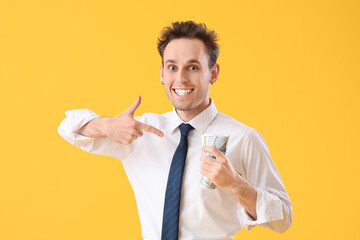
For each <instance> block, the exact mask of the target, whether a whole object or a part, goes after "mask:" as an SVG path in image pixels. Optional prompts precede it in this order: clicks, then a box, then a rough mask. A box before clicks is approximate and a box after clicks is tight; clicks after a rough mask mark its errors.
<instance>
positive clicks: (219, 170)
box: [200, 134, 239, 189]
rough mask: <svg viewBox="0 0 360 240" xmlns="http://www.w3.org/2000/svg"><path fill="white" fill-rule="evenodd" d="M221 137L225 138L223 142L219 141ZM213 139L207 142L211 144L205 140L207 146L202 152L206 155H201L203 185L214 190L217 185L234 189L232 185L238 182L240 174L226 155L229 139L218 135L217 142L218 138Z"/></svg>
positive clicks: (204, 143)
mask: <svg viewBox="0 0 360 240" xmlns="http://www.w3.org/2000/svg"><path fill="white" fill-rule="evenodd" d="M204 135H205V134H204ZM204 135H203V136H204ZM221 137H222V138H223V139H222V140H221V139H219V138H221ZM202 138H204V137H202ZM211 138H212V139H210V140H207V142H208V143H211V142H212V143H211V144H206V142H205V140H206V139H205V138H204V139H203V140H204V141H203V145H205V146H204V147H203V148H202V151H203V152H204V153H205V154H203V155H201V157H200V159H201V161H202V162H201V166H200V173H201V174H202V175H203V176H204V179H203V178H202V179H201V181H200V182H201V185H202V186H204V187H208V188H210V189H214V188H215V185H216V186H218V187H222V188H228V189H230V188H232V187H233V186H232V185H233V184H234V182H236V181H235V179H237V178H238V176H239V174H238V173H237V172H236V170H235V169H234V167H233V166H232V164H231V162H230V161H229V160H228V159H227V158H226V157H225V155H224V153H225V151H226V142H227V138H228V137H224V136H221V135H218V139H217V140H215V139H216V136H213V137H211ZM215 143H217V144H215ZM206 145H210V146H206ZM221 147H222V148H221ZM211 156H213V157H211ZM209 183H210V184H209ZM212 184H213V185H212Z"/></svg>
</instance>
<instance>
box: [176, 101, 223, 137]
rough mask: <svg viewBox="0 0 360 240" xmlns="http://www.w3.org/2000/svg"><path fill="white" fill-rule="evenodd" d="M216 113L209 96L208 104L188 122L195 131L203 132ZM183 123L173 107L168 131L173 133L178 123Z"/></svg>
mask: <svg viewBox="0 0 360 240" xmlns="http://www.w3.org/2000/svg"><path fill="white" fill-rule="evenodd" d="M217 113H218V111H217V109H216V106H215V103H214V101H213V100H212V99H211V98H210V105H209V106H208V107H207V108H206V109H205V110H203V111H202V112H201V113H199V114H198V115H196V116H195V117H194V118H193V119H191V120H190V121H189V122H188V123H189V124H190V125H191V126H193V127H194V128H195V129H196V130H197V131H199V132H200V133H201V134H203V133H204V132H205V130H206V128H207V127H208V126H209V125H210V123H211V122H212V121H213V120H214V118H215V116H216V114H217ZM182 123H185V122H184V121H183V120H182V119H181V118H180V117H179V115H178V114H177V112H176V110H175V107H173V111H172V112H171V121H170V133H171V134H174V131H175V129H176V128H177V127H179V125H180V124H182Z"/></svg>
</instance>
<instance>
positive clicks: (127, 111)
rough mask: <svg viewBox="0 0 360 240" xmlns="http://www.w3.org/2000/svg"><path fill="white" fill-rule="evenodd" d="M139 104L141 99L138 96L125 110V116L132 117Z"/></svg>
mask: <svg viewBox="0 0 360 240" xmlns="http://www.w3.org/2000/svg"><path fill="white" fill-rule="evenodd" d="M140 103H141V97H140V96H138V97H137V98H136V100H135V102H134V103H133V104H132V105H131V106H130V107H129V108H128V109H126V111H125V112H126V113H127V114H130V115H131V116H133V115H134V113H135V111H136V109H137V108H138V107H139V106H140Z"/></svg>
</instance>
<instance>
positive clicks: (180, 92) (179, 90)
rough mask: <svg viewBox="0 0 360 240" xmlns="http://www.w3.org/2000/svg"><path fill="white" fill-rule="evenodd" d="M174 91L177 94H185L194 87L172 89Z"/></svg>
mask: <svg viewBox="0 0 360 240" xmlns="http://www.w3.org/2000/svg"><path fill="white" fill-rule="evenodd" d="M173 90H174V92H175V93H176V94H177V95H179V96H185V95H188V94H189V93H191V92H192V91H193V90H194V89H173Z"/></svg>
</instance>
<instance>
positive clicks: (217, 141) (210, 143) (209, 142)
mask: <svg viewBox="0 0 360 240" xmlns="http://www.w3.org/2000/svg"><path fill="white" fill-rule="evenodd" d="M228 139H229V136H223V135H221V134H217V133H215V134H209V133H205V134H203V135H201V143H202V146H203V147H205V146H207V147H215V148H217V149H219V150H220V152H222V153H223V154H225V152H226V144H227V142H228ZM202 154H204V155H207V156H210V157H212V158H215V156H214V155H212V154H211V153H208V152H202ZM200 185H201V187H204V188H209V189H215V187H216V186H215V184H214V183H212V182H211V181H210V180H209V179H208V178H207V177H205V176H201V179H200Z"/></svg>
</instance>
